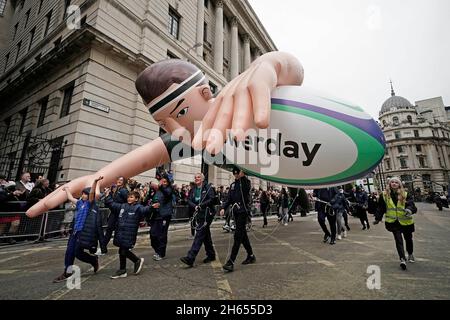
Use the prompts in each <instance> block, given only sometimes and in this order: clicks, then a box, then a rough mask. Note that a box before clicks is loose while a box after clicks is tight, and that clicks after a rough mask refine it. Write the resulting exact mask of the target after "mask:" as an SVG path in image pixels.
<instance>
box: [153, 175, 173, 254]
mask: <svg viewBox="0 0 450 320" xmlns="http://www.w3.org/2000/svg"><path fill="white" fill-rule="evenodd" d="M152 187H153V188H154V189H155V191H156V193H155V195H154V197H153V199H152V207H153V208H154V209H155V210H154V212H153V216H152V219H151V227H150V242H151V246H152V248H153V249H154V250H155V254H154V255H153V260H155V261H160V260H162V259H164V257H165V256H166V249H167V232H168V231H169V225H170V220H171V219H172V214H173V202H172V186H171V184H170V180H169V178H168V177H167V176H166V175H163V176H162V178H161V180H160V182H159V185H156V184H152Z"/></svg>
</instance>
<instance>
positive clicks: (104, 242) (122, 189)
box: [96, 177, 128, 256]
mask: <svg viewBox="0 0 450 320" xmlns="http://www.w3.org/2000/svg"><path fill="white" fill-rule="evenodd" d="M126 181H127V179H125V178H124V177H119V178H117V181H116V185H115V186H114V188H112V189H113V190H112V198H113V201H114V202H115V203H120V204H122V203H127V198H128V189H127V186H126ZM117 220H118V217H117V216H115V215H114V213H113V212H111V213H110V215H109V217H108V226H107V227H106V232H105V236H104V237H102V239H101V243H100V250H99V251H97V253H96V254H97V255H99V256H101V255H104V254H106V253H107V252H108V244H109V242H110V241H111V237H112V234H113V231H115V230H116V227H117Z"/></svg>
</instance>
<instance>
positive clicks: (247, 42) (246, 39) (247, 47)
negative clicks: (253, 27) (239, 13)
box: [244, 34, 252, 70]
mask: <svg viewBox="0 0 450 320" xmlns="http://www.w3.org/2000/svg"><path fill="white" fill-rule="evenodd" d="M251 63H252V53H251V52H250V35H249V34H246V35H245V36H244V68H245V70H247V69H248V67H249V66H250V64H251Z"/></svg>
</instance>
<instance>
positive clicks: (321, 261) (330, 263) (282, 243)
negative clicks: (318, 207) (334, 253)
mask: <svg viewBox="0 0 450 320" xmlns="http://www.w3.org/2000/svg"><path fill="white" fill-rule="evenodd" d="M257 232H259V233H261V234H262V235H266V234H265V233H263V232H261V231H257ZM267 236H268V237H269V238H272V239H273V240H275V241H277V242H278V243H279V244H281V245H283V246H286V247H289V249H291V250H294V251H297V252H298V253H300V254H302V255H304V256H306V257H308V258H310V259H311V260H314V261H315V262H317V263H320V264H323V265H325V266H327V267H334V266H335V265H334V263H332V262H331V261H328V260H325V259H322V258H320V257H318V256H316V255H313V254H312V253H310V252H308V251H305V250H303V249H300V248H298V247H295V246H293V245H291V244H290V243H288V242H285V241H282V240H279V239H278V238H276V237H274V236H273V235H267Z"/></svg>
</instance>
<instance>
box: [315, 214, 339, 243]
mask: <svg viewBox="0 0 450 320" xmlns="http://www.w3.org/2000/svg"><path fill="white" fill-rule="evenodd" d="M325 219H328V223H329V224H330V231H331V233H330V231H328V228H327V225H326V223H325ZM317 220H318V221H319V225H320V227H321V228H322V230H323V232H324V233H325V235H326V236H328V237H330V236H331V240H336V215H335V214H333V215H330V214H327V213H326V212H325V211H323V210H320V211H318V213H317Z"/></svg>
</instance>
